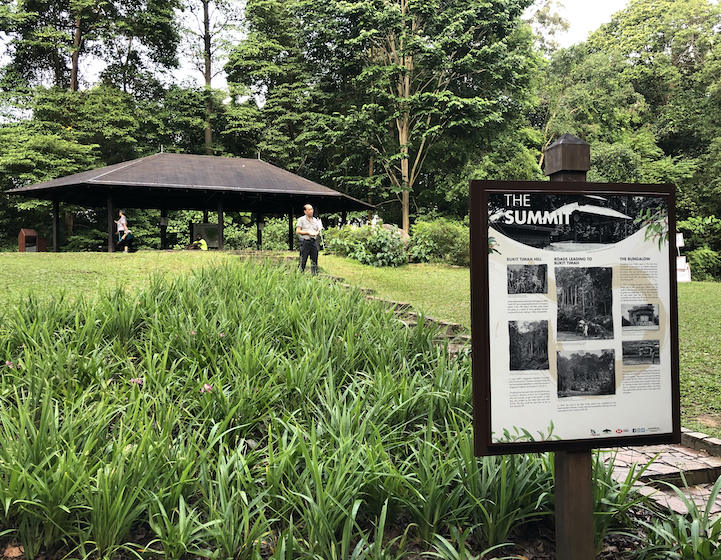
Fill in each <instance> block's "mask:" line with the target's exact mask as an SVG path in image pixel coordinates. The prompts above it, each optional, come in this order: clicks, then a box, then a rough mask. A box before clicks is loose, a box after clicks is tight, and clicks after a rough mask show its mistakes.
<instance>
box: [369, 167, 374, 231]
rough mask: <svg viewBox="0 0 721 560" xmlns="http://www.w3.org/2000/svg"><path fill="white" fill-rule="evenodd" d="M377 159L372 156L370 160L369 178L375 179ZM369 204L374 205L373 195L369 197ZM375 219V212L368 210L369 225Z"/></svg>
mask: <svg viewBox="0 0 721 560" xmlns="http://www.w3.org/2000/svg"><path fill="white" fill-rule="evenodd" d="M374 168H375V159H374V158H373V155H371V157H370V159H369V160H368V177H369V178H370V177H373V173H374V171H375V169H374ZM368 204H372V202H371V195H370V194H369V195H368ZM372 219H373V210H368V223H370V221H371V220H372Z"/></svg>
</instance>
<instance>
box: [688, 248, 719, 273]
mask: <svg viewBox="0 0 721 560" xmlns="http://www.w3.org/2000/svg"><path fill="white" fill-rule="evenodd" d="M686 256H687V258H688V262H689V265H690V266H691V274H692V275H693V279H694V280H713V279H719V278H721V255H719V253H718V252H716V251H714V250H713V249H710V248H709V247H700V248H698V249H694V250H693V251H689V252H688V254H687V255H686Z"/></svg>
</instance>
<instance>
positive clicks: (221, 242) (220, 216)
mask: <svg viewBox="0 0 721 560" xmlns="http://www.w3.org/2000/svg"><path fill="white" fill-rule="evenodd" d="M206 219H207V218H206ZM224 226H225V224H224V223H223V201H222V200H219V201H218V251H222V250H223V246H224V239H223V228H224Z"/></svg>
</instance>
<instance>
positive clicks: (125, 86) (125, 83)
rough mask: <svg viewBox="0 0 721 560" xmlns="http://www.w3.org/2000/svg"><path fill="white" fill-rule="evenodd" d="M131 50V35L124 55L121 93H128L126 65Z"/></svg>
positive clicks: (128, 62) (128, 61)
mask: <svg viewBox="0 0 721 560" xmlns="http://www.w3.org/2000/svg"><path fill="white" fill-rule="evenodd" d="M132 52H133V36H132V35H131V36H130V38H129V39H128V52H127V53H126V55H125V63H124V64H123V93H128V66H129V65H130V53H132Z"/></svg>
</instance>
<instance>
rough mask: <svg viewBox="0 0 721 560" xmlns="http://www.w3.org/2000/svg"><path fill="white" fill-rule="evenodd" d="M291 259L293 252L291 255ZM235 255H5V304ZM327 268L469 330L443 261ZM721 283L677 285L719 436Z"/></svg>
mask: <svg viewBox="0 0 721 560" xmlns="http://www.w3.org/2000/svg"><path fill="white" fill-rule="evenodd" d="M287 254H290V253H287ZM232 258H237V257H235V256H233V255H231V254H218V253H200V252H165V253H159V252H156V251H147V252H142V251H141V252H138V253H134V254H132V255H124V254H119V253H115V254H106V253H58V254H53V253H0V289H1V291H0V303H6V302H8V301H10V300H11V299H14V298H18V297H23V296H24V295H26V294H27V293H33V294H35V295H38V294H40V295H48V294H53V293H58V292H59V291H61V290H63V289H65V290H68V291H70V292H72V293H89V292H92V291H97V290H99V289H103V288H110V287H113V286H115V285H118V284H119V283H120V282H122V283H123V284H124V285H126V286H129V287H131V288H132V287H134V286H138V285H140V284H141V283H143V282H144V281H145V279H146V278H147V277H149V276H150V275H152V274H154V273H158V274H169V273H170V274H177V273H182V272H187V271H189V270H193V269H196V268H198V267H202V266H205V265H207V264H209V263H212V262H217V261H218V260H219V259H220V260H222V259H232ZM320 266H321V269H322V270H323V271H325V272H327V273H328V274H332V275H334V276H340V277H342V278H344V279H345V280H346V281H347V282H349V283H351V284H354V285H357V286H359V287H363V288H370V289H372V290H375V292H376V293H377V294H378V295H379V296H381V297H384V298H388V299H392V300H396V301H404V302H408V303H411V304H412V305H413V306H414V307H415V308H416V309H418V310H420V311H423V312H424V313H426V314H428V315H430V316H432V317H435V318H437V319H445V320H449V321H454V322H457V323H461V324H463V325H465V326H467V327H468V326H470V296H469V289H470V288H469V284H470V282H469V272H468V269H466V268H457V267H451V266H444V265H438V264H416V265H406V266H403V267H400V268H394V269H391V268H374V267H371V266H365V265H362V264H359V263H357V262H355V261H352V260H350V259H344V258H340V257H334V256H329V255H321V257H320ZM720 327H721V283H712V282H694V283H692V284H682V285H680V286H679V331H680V332H679V338H680V363H681V402H682V423H683V425H684V427H687V428H691V429H698V430H701V431H703V432H705V433H708V434H711V435H714V436H716V437H721V356H720V355H719V354H720V349H721V328H720Z"/></svg>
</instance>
